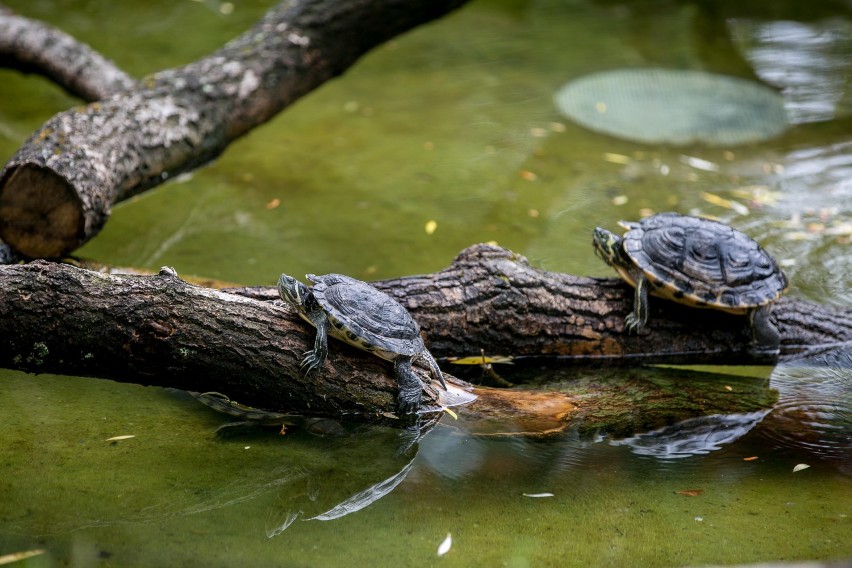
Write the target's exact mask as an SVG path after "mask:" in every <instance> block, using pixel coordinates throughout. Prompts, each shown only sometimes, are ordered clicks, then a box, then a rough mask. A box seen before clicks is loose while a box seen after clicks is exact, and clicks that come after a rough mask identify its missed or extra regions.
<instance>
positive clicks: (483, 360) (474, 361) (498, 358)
mask: <svg viewBox="0 0 852 568" xmlns="http://www.w3.org/2000/svg"><path fill="white" fill-rule="evenodd" d="M449 361H450V363H452V364H453V365H488V364H490V363H511V362H512V358H511V357H507V356H505V355H494V356H493V357H489V356H487V355H485V356H483V355H473V356H472V357H460V358H458V359H454V358H450V359H449Z"/></svg>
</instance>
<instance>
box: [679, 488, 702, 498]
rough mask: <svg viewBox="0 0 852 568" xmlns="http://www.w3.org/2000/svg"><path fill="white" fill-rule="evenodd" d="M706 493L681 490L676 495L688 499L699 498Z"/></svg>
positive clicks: (698, 490)
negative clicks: (684, 496)
mask: <svg viewBox="0 0 852 568" xmlns="http://www.w3.org/2000/svg"><path fill="white" fill-rule="evenodd" d="M702 493H704V490H703V489H681V490H680V491H675V494H676V495H686V496H687V497H698V496H699V495H701V494H702Z"/></svg>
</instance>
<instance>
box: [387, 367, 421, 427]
mask: <svg viewBox="0 0 852 568" xmlns="http://www.w3.org/2000/svg"><path fill="white" fill-rule="evenodd" d="M393 370H394V373H396V380H397V383H399V395H398V396H397V399H396V407H397V410H399V412H400V413H401V414H414V413H415V412H417V409H418V408H420V401H421V400H423V387H422V385H421V384H420V379H419V378H418V377H417V375H416V374H415V373H414V369H413V368H412V367H411V358H410V357H399V358H397V359H396V360H395V361H394V362H393Z"/></svg>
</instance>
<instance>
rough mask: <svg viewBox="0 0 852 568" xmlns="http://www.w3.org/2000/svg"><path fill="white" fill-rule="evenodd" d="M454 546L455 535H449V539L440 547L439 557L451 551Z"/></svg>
mask: <svg viewBox="0 0 852 568" xmlns="http://www.w3.org/2000/svg"><path fill="white" fill-rule="evenodd" d="M452 546H453V535H451V534H450V533H447V538H445V539H444V540H442V541H441V544H439V545H438V556H443V555H445V554H446V553H448V552H449V551H450V548H452Z"/></svg>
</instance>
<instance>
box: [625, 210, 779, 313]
mask: <svg viewBox="0 0 852 568" xmlns="http://www.w3.org/2000/svg"><path fill="white" fill-rule="evenodd" d="M622 226H624V227H625V228H627V229H628V231H627V232H626V233H625V235H624V241H623V245H622V246H623V248H624V252H625V253H626V255H627V256H628V257H629V258H630V259H631V260H632V262H633V263H634V264H635V265H636V267H637V268H638V269H639V270H640V271H641V272H642V273H643V274H644V276H645V277H646V278H647V280H648V281H649V282H650V284H651V288H650V290H649V291H650V292H651V293H653V294H655V295H657V296H662V297H664V298H669V299H672V300H676V301H678V302H682V303H685V304H690V305H694V306H699V307H710V308H716V309H720V310H725V311H728V312H732V313H744V312H746V311H747V310H749V309H750V308H754V307H757V306H762V305H764V304H768V303H771V302H774V301H775V300H777V299H778V297H779V296H780V295H781V294H782V293H783V292H784V290H785V289H786V288H787V278H786V277H785V276H784V273H783V272H782V271H781V269H779V268H778V265H777V264H776V263H775V260H774V259H773V258H772V257H771V256H769V253H767V252H766V251H765V250H763V248H761V247H760V245H758V244H757V242H755V241H754V240H753V239H752V238H751V237H749V236H748V235H746V234H744V233H741V232H740V231H737V230H736V229H734V228H732V227H729V226H728V225H725V224H723V223H718V222H716V221H711V220H709V219H702V218H700V217H690V216H686V215H678V214H676V213H661V214H658V215H653V216H651V217H648V218H646V219H644V220H642V221H641V222H639V223H624V222H622Z"/></svg>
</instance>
